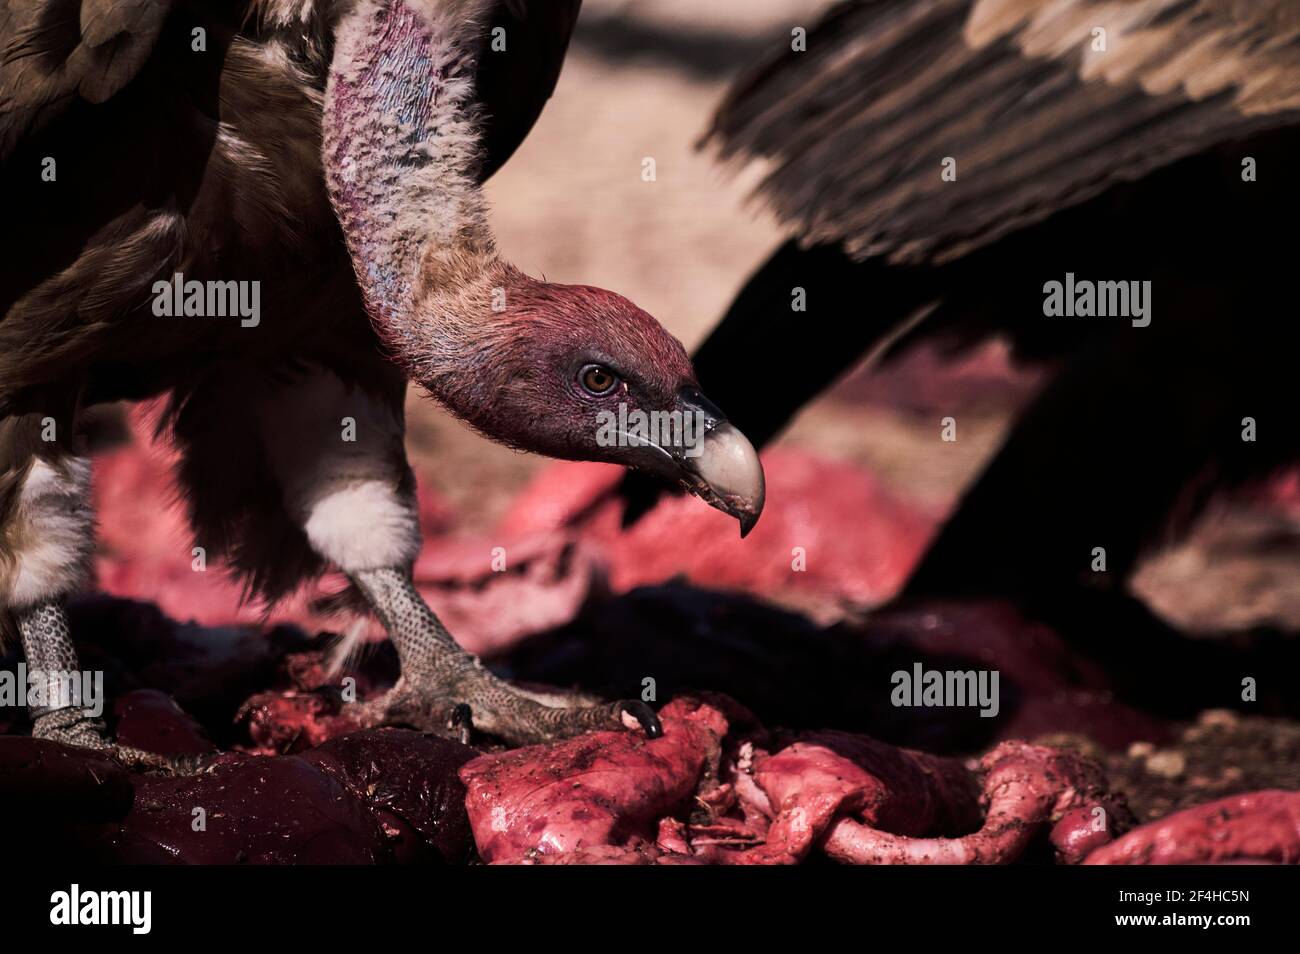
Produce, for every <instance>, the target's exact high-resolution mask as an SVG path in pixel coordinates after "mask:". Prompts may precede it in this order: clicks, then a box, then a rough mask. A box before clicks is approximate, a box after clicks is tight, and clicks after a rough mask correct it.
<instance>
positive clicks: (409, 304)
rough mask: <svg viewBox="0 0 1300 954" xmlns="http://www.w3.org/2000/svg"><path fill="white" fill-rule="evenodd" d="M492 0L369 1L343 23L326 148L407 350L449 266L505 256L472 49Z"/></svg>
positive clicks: (390, 329)
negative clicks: (482, 172) (482, 148)
mask: <svg viewBox="0 0 1300 954" xmlns="http://www.w3.org/2000/svg"><path fill="white" fill-rule="evenodd" d="M481 6H482V4H476V3H473V2H468V3H467V2H463V0H461V2H456V0H359V2H358V3H357V5H356V6H355V7H354V8H353V10H352V11H351V12H350V13H348V14H347V16H346V17H344V19H343V21H342V22H341V23H340V24H339V27H338V30H337V33H336V36H335V54H334V62H333V65H332V68H331V71H330V80H329V84H328V87H327V89H326V96H325V111H324V117H323V120H322V155H323V159H324V166H325V170H326V181H327V185H328V188H329V194H330V199H331V201H332V203H333V205H334V210H335V213H336V214H337V216H338V219H339V222H340V223H341V225H342V227H343V232H344V235H345V237H346V239H347V244H348V249H349V251H350V252H351V256H352V261H353V267H354V269H355V271H356V275H357V280H358V282H359V283H360V285H361V288H362V292H363V294H364V297H365V302H366V308H367V310H368V311H369V313H370V316H371V318H372V320H374V321H375V323H376V325H377V328H378V330H379V331H380V333H381V334H382V335H383V336H384V337H385V338H386V339H389V341H390V343H391V344H392V345H394V346H395V347H396V348H397V349H398V350H404V345H405V346H411V347H414V346H415V344H416V342H415V341H414V340H412V339H414V338H417V337H423V336H424V333H423V332H422V329H420V328H419V327H418V325H419V324H420V323H421V322H423V321H427V320H430V319H433V318H435V317H436V313H437V312H438V311H439V309H433V311H434V312H435V314H432V315H424V316H421V315H418V314H417V311H426V310H427V309H422V308H419V307H417V305H418V303H420V302H421V301H422V300H423V299H425V298H426V297H427V296H429V295H431V294H433V295H436V294H438V293H439V286H440V285H441V284H442V280H443V278H444V276H445V275H448V274H456V275H460V276H462V277H465V276H470V275H472V274H473V273H474V272H475V271H476V270H478V269H480V268H482V267H486V266H487V265H488V264H489V263H490V262H492V261H493V260H494V259H495V250H494V244H493V241H492V235H491V232H490V230H489V229H488V226H487V221H486V217H485V214H484V207H483V201H482V197H481V195H480V191H479V187H478V184H477V180H476V176H475V172H476V168H477V164H478V161H479V153H478V138H477V130H476V128H475V123H474V115H473V68H474V63H473V51H474V50H475V48H476V44H477V39H478V34H479V28H478V27H477V25H476V24H477V12H478V8H479V7H481Z"/></svg>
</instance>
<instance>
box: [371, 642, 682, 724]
mask: <svg viewBox="0 0 1300 954" xmlns="http://www.w3.org/2000/svg"><path fill="white" fill-rule="evenodd" d="M470 658H471V661H472V663H473V664H474V668H473V669H470V670H468V671H466V672H463V673H459V674H458V675H457V678H455V679H454V680H451V681H449V682H430V681H426V680H421V679H416V680H408V679H406V678H405V677H403V678H402V680H401V681H399V682H398V684H397V685H396V686H394V687H393V688H392V689H391V690H389V691H388V692H386V693H384V695H382V696H380V697H379V698H377V699H372V700H369V701H367V702H360V703H356V704H355V707H356V710H357V714H358V716H359V717H360V718H359V720H358V721H359V722H360V723H361V724H362V725H368V726H373V725H401V726H412V727H414V728H417V729H422V730H424V731H426V732H432V733H435V734H437V735H440V736H443V737H445V738H453V739H457V740H458V741H460V742H463V743H465V744H469V743H470V741H471V740H472V738H473V737H474V735H475V734H476V733H482V734H485V735H490V736H493V737H495V738H498V739H501V740H502V741H504V742H507V743H509V744H510V745H512V746H517V745H534V744H536V743H539V742H550V741H554V740H556V739H564V738H568V737H570V736H574V735H581V734H582V733H584V732H593V731H598V730H601V729H616V728H626V729H632V730H640V731H642V732H644V733H645V734H646V735H647V736H649V737H650V738H652V739H654V738H658V737H659V736H660V735H662V734H663V728H662V727H661V726H660V723H659V717H658V716H656V715H655V713H654V710H653V709H651V708H650V707H649V706H648V705H646V704H645V703H644V702H638V701H633V700H625V701H621V702H612V703H601V704H598V705H583V706H571V707H570V706H550V705H546V704H544V703H541V702H538V701H537V700H535V699H533V698H531V696H529V695H528V694H526V693H525V692H523V691H522V690H518V689H516V688H514V687H513V686H511V685H510V684H509V683H508V682H506V681H505V680H503V679H499V678H497V677H496V676H494V675H493V674H492V673H490V672H489V671H488V670H486V669H483V668H482V667H481V666H479V665H478V664H477V660H473V659H472V657H470Z"/></svg>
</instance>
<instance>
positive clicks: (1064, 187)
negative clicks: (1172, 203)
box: [711, 0, 1300, 263]
mask: <svg viewBox="0 0 1300 954" xmlns="http://www.w3.org/2000/svg"><path fill="white" fill-rule="evenodd" d="M1098 30H1104V31H1105V33H1104V42H1105V49H1104V50H1101V49H1098V47H1099V46H1100V45H1101V41H1102V39H1103V35H1102V34H1099V33H1095V32H1094V31H1098ZM1297 118H1300V6H1297V5H1296V4H1294V3H1292V2H1291V0H1074V2H1069V3H1061V2H1059V0H871V2H862V0H850V2H847V3H841V4H839V5H838V6H836V7H835V8H833V9H832V10H831V11H830V12H829V13H828V14H827V15H826V16H825V18H824V19H822V20H821V21H820V22H818V23H817V24H816V25H815V26H814V27H812V29H811V30H810V31H809V33H808V36H807V50H806V52H795V51H793V50H791V49H790V48H789V45H788V44H787V45H786V48H785V49H784V50H782V51H781V52H780V53H779V54H777V55H775V56H773V57H772V58H771V59H770V60H768V61H767V62H766V63H764V64H762V65H761V66H759V67H757V68H755V69H754V70H753V71H752V72H751V73H750V74H749V75H748V76H747V77H745V78H744V79H743V80H741V81H740V82H738V83H737V84H736V86H735V87H734V88H733V89H732V90H731V92H730V93H729V95H728V96H727V98H726V100H725V101H724V102H723V104H722V106H721V107H720V109H719V110H718V113H717V116H716V118H715V120H714V124H713V128H712V130H711V136H712V138H713V139H714V140H715V141H716V142H717V143H718V145H719V147H720V149H721V153H722V155H723V156H727V157H736V158H741V157H744V158H754V157H762V158H764V159H766V160H768V161H770V162H771V163H772V168H771V170H770V171H769V172H768V173H767V175H766V176H765V178H764V180H763V183H762V185H761V186H760V190H761V192H762V193H763V194H764V195H765V196H767V197H768V198H769V199H770V200H771V202H772V205H773V207H774V208H775V210H776V211H777V213H778V214H779V215H780V216H781V217H782V218H783V219H784V220H785V221H787V222H788V223H790V225H791V227H792V228H793V230H794V231H795V232H796V233H797V234H798V235H799V236H800V237H801V238H803V239H804V240H805V241H806V242H808V243H830V242H836V243H841V244H842V245H843V247H844V248H845V250H846V251H848V252H849V253H850V254H851V255H852V256H853V257H854V258H857V259H862V258H865V257H868V256H883V257H885V258H887V259H889V260H890V261H892V262H906V263H922V262H935V261H946V260H951V259H953V258H955V257H958V256H960V255H963V254H966V253H969V252H970V251H972V250H974V249H976V248H979V247H981V246H983V245H986V244H987V243H989V242H991V241H993V240H995V239H996V238H998V237H999V236H1002V235H1006V234H1008V233H1010V232H1014V231H1015V230H1017V229H1020V228H1024V227H1026V226H1029V225H1032V224H1034V223H1035V222H1039V221H1042V220H1043V219H1044V218H1046V217H1047V216H1049V215H1051V214H1052V213H1053V212H1056V211H1059V210H1060V209H1062V208H1067V207H1069V206H1071V205H1074V204H1077V203H1079V202H1083V201H1085V200H1087V199H1089V198H1091V197H1093V196H1096V195H1098V194H1100V193H1101V192H1103V191H1104V190H1105V189H1107V188H1108V187H1110V186H1112V185H1114V184H1116V183H1120V182H1130V181H1133V180H1136V179H1139V178H1141V177H1142V176H1144V175H1146V174H1147V173H1149V172H1151V171H1153V170H1155V169H1159V168H1161V167H1163V166H1167V165H1169V164H1170V163H1173V162H1175V161H1177V160H1178V159H1181V158H1183V157H1186V156H1190V155H1194V154H1196V153H1198V152H1201V151H1203V150H1205V149H1207V148H1209V147H1212V146H1214V145H1215V144H1218V143H1222V142H1225V141H1228V140H1230V139H1234V138H1240V137H1243V136H1245V135H1248V134H1250V133H1253V132H1257V131H1260V130H1265V129H1270V128H1276V127H1279V126H1286V125H1290V124H1293V123H1295V122H1296V120H1297ZM945 156H950V157H953V158H955V159H956V161H957V167H956V171H957V177H956V180H955V181H947V180H945V179H942V178H941V177H940V175H939V168H940V161H941V159H942V158H943V157H945Z"/></svg>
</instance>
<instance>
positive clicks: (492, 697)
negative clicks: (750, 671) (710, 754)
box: [352, 569, 663, 745]
mask: <svg viewBox="0 0 1300 954" xmlns="http://www.w3.org/2000/svg"><path fill="white" fill-rule="evenodd" d="M352 580H353V582H354V583H355V584H356V585H357V587H358V588H359V589H360V590H361V591H362V593H364V594H365V596H366V598H367V599H368V600H369V602H370V605H371V606H373V607H374V609H375V612H376V614H377V615H378V616H379V618H380V620H381V621H382V622H383V624H384V626H385V628H386V629H387V630H388V635H389V638H390V639H392V641H393V644H394V645H395V646H396V648H397V655H398V658H399V659H400V660H401V666H402V677H401V679H400V680H399V681H398V683H397V685H396V686H394V687H393V688H392V689H391V690H390V691H389V692H387V693H385V694H384V695H383V696H381V697H379V698H378V699H373V700H368V701H366V702H362V703H356V704H355V705H356V707H357V709H358V710H359V711H358V712H357V715H359V716H360V718H361V721H362V723H363V724H365V725H379V724H384V725H409V726H414V727H416V728H419V729H423V730H425V731H428V732H435V733H437V734H439V735H443V736H449V737H452V738H461V739H465V738H468V737H469V736H470V735H471V734H472V733H473V732H474V731H479V732H483V733H484V734H487V735H491V736H494V737H496V738H498V739H501V740H503V741H505V742H507V743H509V744H511V745H532V744H535V743H538V742H549V741H552V740H554V739H563V738H567V737H569V736H573V735H580V734H582V733H584V732H591V731H594V730H599V729H616V728H620V727H621V728H628V729H638V728H639V729H640V730H641V731H643V732H645V733H646V735H648V736H649V737H650V738H657V737H658V736H659V735H660V734H662V732H663V729H662V727H661V726H660V724H659V719H658V717H657V716H656V715H655V714H654V711H653V710H651V708H650V707H649V706H647V705H646V704H645V703H644V702H636V701H622V702H612V703H596V704H593V705H583V704H574V705H565V704H563V703H562V704H559V705H548V704H547V702H544V701H542V699H547V700H554V697H552V696H550V695H546V696H538V695H536V694H534V693H530V692H528V691H527V690H524V689H519V688H516V687H515V686H512V685H511V684H510V683H508V682H506V681H505V680H504V679H501V678H499V677H497V676H495V675H493V674H492V673H491V672H490V671H488V670H487V669H485V668H484V667H483V664H482V663H481V662H479V660H478V659H477V658H476V657H474V656H471V655H470V654H469V653H467V652H465V650H463V649H462V648H461V647H460V646H459V645H458V644H457V643H456V641H455V640H454V639H453V638H452V636H451V634H450V633H448V632H447V630H446V628H445V627H444V626H443V625H442V623H441V622H440V621H439V620H438V617H436V616H435V615H434V614H433V611H432V610H430V609H429V607H428V606H427V605H426V604H425V602H424V600H423V598H421V596H420V594H419V592H418V591H417V590H416V588H415V585H414V584H413V583H412V582H411V576H410V573H409V572H407V571H405V570H402V569H384V570H367V571H362V572H359V573H356V574H353V576H352Z"/></svg>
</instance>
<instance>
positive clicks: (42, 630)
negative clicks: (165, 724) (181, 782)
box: [18, 600, 197, 774]
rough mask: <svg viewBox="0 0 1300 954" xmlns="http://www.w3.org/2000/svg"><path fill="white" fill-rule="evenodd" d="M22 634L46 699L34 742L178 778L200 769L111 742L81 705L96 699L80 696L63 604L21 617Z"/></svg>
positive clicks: (37, 708)
mask: <svg viewBox="0 0 1300 954" xmlns="http://www.w3.org/2000/svg"><path fill="white" fill-rule="evenodd" d="M18 630H19V632H20V633H21V635H22V641H23V654H24V656H26V658H27V667H28V672H29V674H30V675H31V676H36V675H37V674H40V675H42V676H43V677H44V680H45V681H44V685H43V686H40V685H39V684H38V687H37V688H39V689H41V690H42V692H43V696H44V698H42V699H40V701H39V703H38V704H35V705H33V706H32V710H31V711H32V736H33V738H37V739H46V740H48V741H51V742H61V743H63V744H64V745H70V746H73V747H75V748H81V749H94V750H97V751H101V752H104V753H105V754H107V755H111V756H112V757H113V758H115V759H117V760H118V761H119V762H121V763H122V764H123V765H125V766H127V767H128V768H137V769H149V770H156V771H164V772H172V773H176V774H189V773H190V772H193V771H194V770H195V769H196V768H197V765H195V764H193V760H189V759H181V760H172V759H168V758H166V757H165V756H161V755H157V754H155V753H153V752H145V751H144V750H142V749H137V748H132V747H131V746H129V745H116V744H114V743H113V742H110V741H109V739H108V733H107V730H106V728H105V726H104V722H103V721H102V720H101V719H99V718H97V717H96V716H95V715H94V714H93V713H92V710H88V709H86V708H83V706H82V704H83V703H87V702H93V701H95V700H93V699H91V698H86V697H84V696H83V695H81V693H84V691H85V687H86V682H85V679H84V676H85V673H83V672H82V670H81V668H80V663H79V662H78V660H77V650H76V648H75V647H74V646H73V645H72V637H71V635H70V633H69V631H68V617H67V613H66V612H65V611H64V609H63V603H62V602H61V601H59V600H50V601H49V602H45V603H40V604H38V605H36V606H34V607H32V608H31V609H29V610H27V611H25V612H23V613H20V614H18ZM98 702H99V703H101V704H102V703H104V702H105V700H103V699H100V700H98Z"/></svg>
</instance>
